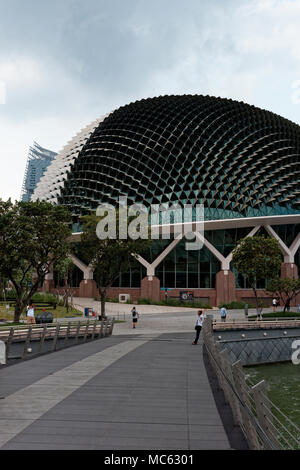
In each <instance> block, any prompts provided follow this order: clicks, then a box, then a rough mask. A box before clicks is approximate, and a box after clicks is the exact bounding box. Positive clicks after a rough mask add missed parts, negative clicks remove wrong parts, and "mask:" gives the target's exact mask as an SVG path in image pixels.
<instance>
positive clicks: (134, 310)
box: [131, 307, 140, 328]
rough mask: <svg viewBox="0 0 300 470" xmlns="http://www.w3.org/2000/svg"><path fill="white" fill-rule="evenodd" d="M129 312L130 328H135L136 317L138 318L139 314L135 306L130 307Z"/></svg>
mask: <svg viewBox="0 0 300 470" xmlns="http://www.w3.org/2000/svg"><path fill="white" fill-rule="evenodd" d="M131 314H132V328H136V325H137V321H138V318H140V315H139V313H138V312H137V310H136V308H135V307H133V308H132V310H131Z"/></svg>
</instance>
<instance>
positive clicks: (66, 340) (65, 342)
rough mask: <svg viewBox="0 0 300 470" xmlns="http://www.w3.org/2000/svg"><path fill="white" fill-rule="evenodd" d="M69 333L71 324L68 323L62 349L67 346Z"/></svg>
mask: <svg viewBox="0 0 300 470" xmlns="http://www.w3.org/2000/svg"><path fill="white" fill-rule="evenodd" d="M70 331H71V322H70V321H69V322H68V326H67V330H66V336H65V339H64V347H66V345H67V342H68V339H69V336H70Z"/></svg>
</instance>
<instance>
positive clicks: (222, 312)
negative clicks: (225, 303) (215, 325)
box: [220, 307, 227, 322]
mask: <svg viewBox="0 0 300 470" xmlns="http://www.w3.org/2000/svg"><path fill="white" fill-rule="evenodd" d="M220 315H221V321H222V322H225V321H226V315H227V310H226V308H225V307H222V308H221V310H220Z"/></svg>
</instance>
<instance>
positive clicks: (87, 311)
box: [84, 307, 93, 317]
mask: <svg viewBox="0 0 300 470" xmlns="http://www.w3.org/2000/svg"><path fill="white" fill-rule="evenodd" d="M92 314H93V309H92V308H91V307H85V308H84V316H85V317H89V316H90V315H92Z"/></svg>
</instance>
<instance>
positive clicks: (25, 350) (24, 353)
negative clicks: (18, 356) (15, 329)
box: [22, 325, 32, 359]
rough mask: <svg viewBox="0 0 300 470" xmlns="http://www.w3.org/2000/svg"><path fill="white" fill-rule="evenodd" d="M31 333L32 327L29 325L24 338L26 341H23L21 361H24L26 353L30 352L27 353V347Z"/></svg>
mask: <svg viewBox="0 0 300 470" xmlns="http://www.w3.org/2000/svg"><path fill="white" fill-rule="evenodd" d="M31 333H32V325H29V328H28V332H27V337H26V340H25V345H24V350H23V355H22V359H26V357H27V353H28V352H30V351H29V346H30V340H31Z"/></svg>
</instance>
